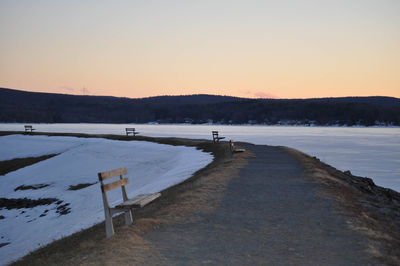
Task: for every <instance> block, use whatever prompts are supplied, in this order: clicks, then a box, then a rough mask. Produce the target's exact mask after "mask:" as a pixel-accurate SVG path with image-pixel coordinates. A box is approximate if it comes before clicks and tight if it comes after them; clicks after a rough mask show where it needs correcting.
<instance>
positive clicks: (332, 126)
mask: <svg viewBox="0 0 400 266" xmlns="http://www.w3.org/2000/svg"><path fill="white" fill-rule="evenodd" d="M1 124H7V125H31V124H32V125H71V124H78V125H85V124H87V125H96V124H97V125H138V126H139V125H145V126H149V125H150V126H239V127H240V126H251V127H305V128H400V126H396V125H390V126H382V125H373V126H365V125H353V126H347V125H337V124H335V125H307V124H298V125H290V124H218V123H205V124H189V123H151V122H149V123H90V122H82V123H46V122H38V123H36V122H32V123H23V122H0V125H1ZM0 131H1V130H0ZM17 132H18V131H17ZM20 132H24V131H20Z"/></svg>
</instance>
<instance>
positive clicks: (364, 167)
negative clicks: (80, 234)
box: [0, 124, 400, 192]
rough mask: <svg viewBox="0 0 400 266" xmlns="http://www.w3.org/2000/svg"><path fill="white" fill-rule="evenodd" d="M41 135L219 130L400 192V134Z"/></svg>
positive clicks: (50, 128) (119, 129) (286, 130)
mask: <svg viewBox="0 0 400 266" xmlns="http://www.w3.org/2000/svg"><path fill="white" fill-rule="evenodd" d="M23 125H24V124H0V131H7V130H12V131H14V130H17V131H19V130H23ZM33 127H34V128H36V129H37V131H41V132H74V133H93V134H125V127H135V128H136V130H137V131H139V132H140V133H141V135H145V136H152V137H184V138H201V139H212V137H211V131H212V130H218V131H219V132H220V135H221V136H225V137H226V139H227V140H229V139H233V140H234V141H246V142H251V143H254V144H265V145H281V146H288V147H292V148H295V149H298V150H301V151H303V152H305V153H307V154H309V155H312V156H316V157H318V158H319V159H321V160H322V161H324V162H326V163H328V164H330V165H332V166H334V167H336V168H338V169H340V170H350V171H351V172H352V173H353V174H354V175H358V176H363V177H370V178H372V179H373V180H374V182H375V183H376V184H377V185H380V186H383V187H388V188H391V189H394V190H396V191H399V192H400V128H353V127H351V128H349V127H289V126H223V125H148V124H135V125H132V124H130V125H128V124H33Z"/></svg>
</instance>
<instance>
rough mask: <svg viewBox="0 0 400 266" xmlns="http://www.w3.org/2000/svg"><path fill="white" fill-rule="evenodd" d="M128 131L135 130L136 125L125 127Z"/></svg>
mask: <svg viewBox="0 0 400 266" xmlns="http://www.w3.org/2000/svg"><path fill="white" fill-rule="evenodd" d="M125 130H126V131H135V128H134V127H129V128H125Z"/></svg>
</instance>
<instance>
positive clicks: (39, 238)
mask: <svg viewBox="0 0 400 266" xmlns="http://www.w3.org/2000/svg"><path fill="white" fill-rule="evenodd" d="M0 143H1V144H0V145H1V147H2V149H1V150H0V158H8V159H12V158H13V157H25V155H26V154H29V155H32V156H36V155H43V154H47V153H60V154H59V155H57V156H55V157H53V158H50V159H48V160H45V161H41V162H39V163H36V164H34V165H31V166H27V167H25V168H21V169H19V170H17V171H15V172H10V173H8V174H7V175H5V176H1V177H0V180H1V188H0V198H25V197H27V198H29V199H39V198H57V199H58V200H61V201H63V202H62V203H56V202H55V203H52V204H50V205H42V206H37V207H34V208H23V209H12V210H6V209H5V208H3V209H0V215H2V216H4V217H5V218H4V219H1V220H0V228H1V229H0V238H1V239H0V243H10V244H8V245H6V246H3V247H1V248H0V264H6V263H9V262H11V261H12V260H15V259H17V258H19V257H21V256H23V255H25V254H27V253H28V252H30V251H32V250H34V249H36V248H38V247H40V246H42V245H45V244H47V243H50V242H52V241H54V240H56V239H59V238H62V237H63V236H67V235H70V234H72V233H74V232H77V231H79V230H81V229H84V228H88V227H90V226H92V225H94V224H96V223H99V222H101V221H103V220H104V211H103V203H102V198H101V192H100V185H99V184H98V183H96V182H97V181H98V180H97V173H98V172H102V171H107V170H111V169H114V168H119V167H123V166H125V167H126V168H127V170H128V175H127V176H128V177H129V179H130V184H129V185H128V186H127V191H128V194H129V196H130V197H133V196H135V195H138V194H141V193H151V192H159V191H161V190H163V189H165V188H167V187H169V186H172V185H175V184H178V183H180V182H182V181H183V180H185V179H187V178H189V177H191V176H192V175H193V173H194V172H196V171H197V170H199V169H201V168H203V167H205V166H206V165H207V164H209V163H210V162H211V161H212V159H213V157H212V155H211V154H208V153H205V152H202V151H199V150H196V149H195V148H193V147H183V146H170V145H163V144H155V143H150V142H141V141H113V140H106V139H84V138H82V139H78V138H73V137H43V136H20V135H12V136H6V137H0ZM3 148H4V149H3ZM82 183H96V184H94V185H91V186H88V187H85V188H83V189H80V190H69V187H70V186H71V185H78V184H82ZM38 184H45V185H48V186H47V187H43V188H40V189H36V190H33V189H29V190H17V191H14V190H15V188H17V187H18V186H21V185H25V186H28V185H38ZM108 196H109V200H110V202H111V203H113V204H116V203H119V202H121V200H122V199H121V192H120V190H119V189H116V190H113V191H110V192H109V193H108ZM65 204H69V205H67V206H65V209H66V210H68V209H70V210H69V211H70V212H69V213H67V214H65V215H60V213H57V207H58V208H59V209H60V208H61V207H62V206H63V205H65ZM61 209H62V208H61Z"/></svg>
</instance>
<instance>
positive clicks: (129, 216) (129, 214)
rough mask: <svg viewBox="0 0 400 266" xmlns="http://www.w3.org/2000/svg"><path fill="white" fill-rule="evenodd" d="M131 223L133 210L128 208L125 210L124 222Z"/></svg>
mask: <svg viewBox="0 0 400 266" xmlns="http://www.w3.org/2000/svg"><path fill="white" fill-rule="evenodd" d="M132 223H133V211H132V210H129V211H126V212H125V224H126V225H131V224H132Z"/></svg>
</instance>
